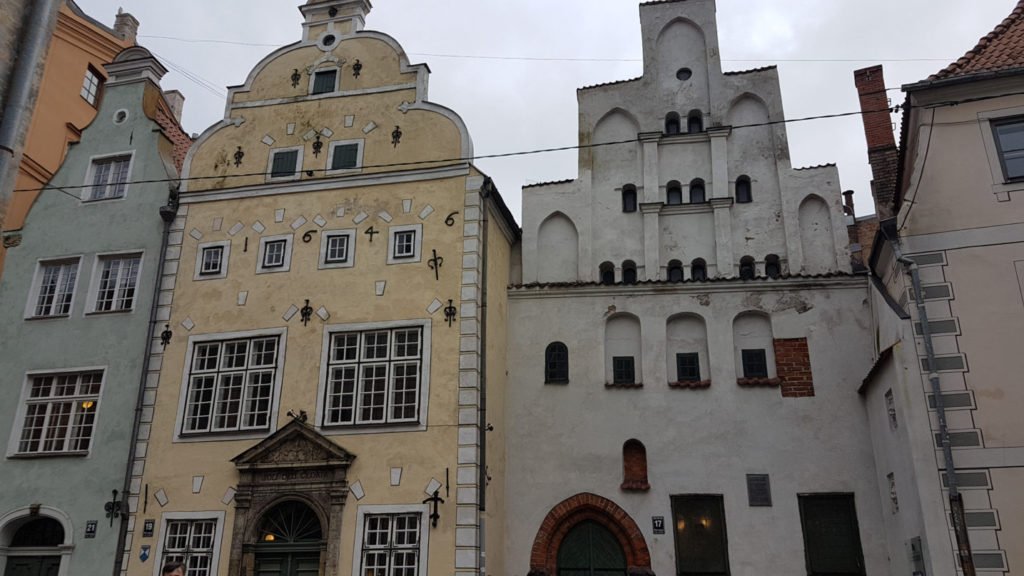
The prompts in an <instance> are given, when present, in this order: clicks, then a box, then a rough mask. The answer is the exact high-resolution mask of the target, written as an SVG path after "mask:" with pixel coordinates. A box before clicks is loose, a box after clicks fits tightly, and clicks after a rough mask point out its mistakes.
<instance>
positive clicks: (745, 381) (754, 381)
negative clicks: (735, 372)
mask: <svg viewBox="0 0 1024 576" xmlns="http://www.w3.org/2000/svg"><path fill="white" fill-rule="evenodd" d="M736 383H737V384H739V385H740V386H746V387H749V388H752V387H754V386H778V385H779V384H782V379H781V378H737V379H736Z"/></svg>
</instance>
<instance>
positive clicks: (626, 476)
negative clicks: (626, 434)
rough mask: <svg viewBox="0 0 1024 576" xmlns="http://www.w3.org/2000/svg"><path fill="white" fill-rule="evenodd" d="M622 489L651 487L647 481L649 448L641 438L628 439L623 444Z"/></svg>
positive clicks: (647, 488)
mask: <svg viewBox="0 0 1024 576" xmlns="http://www.w3.org/2000/svg"><path fill="white" fill-rule="evenodd" d="M622 489H623V490H629V491H633V490H650V489H651V485H650V484H649V483H648V482H647V448H645V447H644V445H643V443H642V442H640V441H639V440H626V443H625V444H623V445H622Z"/></svg>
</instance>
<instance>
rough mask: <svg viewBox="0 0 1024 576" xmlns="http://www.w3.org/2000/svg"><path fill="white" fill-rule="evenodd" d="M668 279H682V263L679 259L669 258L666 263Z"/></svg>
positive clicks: (671, 280)
mask: <svg viewBox="0 0 1024 576" xmlns="http://www.w3.org/2000/svg"><path fill="white" fill-rule="evenodd" d="M668 281H669V282H682V281H683V263H682V262H680V261H679V260H670V261H669V263H668Z"/></svg>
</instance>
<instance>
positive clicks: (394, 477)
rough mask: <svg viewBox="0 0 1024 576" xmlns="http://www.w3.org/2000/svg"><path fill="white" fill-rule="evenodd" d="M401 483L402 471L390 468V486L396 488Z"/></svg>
mask: <svg viewBox="0 0 1024 576" xmlns="http://www.w3.org/2000/svg"><path fill="white" fill-rule="evenodd" d="M401 483H402V469H401V468H392V469H391V485H392V486H398V485H400V484H401Z"/></svg>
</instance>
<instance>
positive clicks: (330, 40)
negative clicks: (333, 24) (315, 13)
mask: <svg viewBox="0 0 1024 576" xmlns="http://www.w3.org/2000/svg"><path fill="white" fill-rule="evenodd" d="M335 40H336V38H335V37H334V34H328V35H327V36H324V37H323V40H321V41H320V43H321V44H323V45H324V46H334V41H335Z"/></svg>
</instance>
